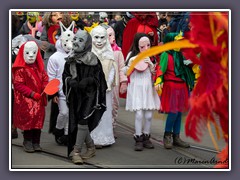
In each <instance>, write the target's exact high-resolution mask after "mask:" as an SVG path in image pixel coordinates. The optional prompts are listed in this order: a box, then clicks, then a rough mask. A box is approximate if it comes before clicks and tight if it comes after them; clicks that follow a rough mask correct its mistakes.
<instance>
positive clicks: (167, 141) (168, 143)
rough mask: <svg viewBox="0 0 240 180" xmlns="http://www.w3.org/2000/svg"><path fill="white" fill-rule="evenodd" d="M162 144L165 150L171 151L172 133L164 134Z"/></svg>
mask: <svg viewBox="0 0 240 180" xmlns="http://www.w3.org/2000/svg"><path fill="white" fill-rule="evenodd" d="M163 144H164V147H165V148H166V149H172V133H171V132H165V133H164V137H163Z"/></svg>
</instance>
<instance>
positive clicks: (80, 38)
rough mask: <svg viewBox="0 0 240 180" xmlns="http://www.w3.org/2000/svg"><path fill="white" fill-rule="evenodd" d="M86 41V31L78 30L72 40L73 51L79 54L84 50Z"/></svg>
mask: <svg viewBox="0 0 240 180" xmlns="http://www.w3.org/2000/svg"><path fill="white" fill-rule="evenodd" d="M87 39H88V33H87V31H84V30H81V29H79V30H78V31H77V33H76V34H75V36H74V38H73V51H74V52H77V53H81V52H82V51H83V50H84V49H85V46H86V43H87Z"/></svg>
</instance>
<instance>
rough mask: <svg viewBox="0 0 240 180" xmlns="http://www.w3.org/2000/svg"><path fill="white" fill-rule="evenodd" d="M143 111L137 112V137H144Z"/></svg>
mask: <svg viewBox="0 0 240 180" xmlns="http://www.w3.org/2000/svg"><path fill="white" fill-rule="evenodd" d="M142 123H143V110H138V111H136V112H135V135H137V136H141V135H142Z"/></svg>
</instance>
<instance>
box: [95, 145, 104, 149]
mask: <svg viewBox="0 0 240 180" xmlns="http://www.w3.org/2000/svg"><path fill="white" fill-rule="evenodd" d="M95 148H96V149H102V148H103V146H102V145H95Z"/></svg>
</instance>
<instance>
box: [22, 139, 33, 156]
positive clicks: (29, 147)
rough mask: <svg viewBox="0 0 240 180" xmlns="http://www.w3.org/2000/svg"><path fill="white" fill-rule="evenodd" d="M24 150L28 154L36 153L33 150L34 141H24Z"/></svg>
mask: <svg viewBox="0 0 240 180" xmlns="http://www.w3.org/2000/svg"><path fill="white" fill-rule="evenodd" d="M23 149H24V151H26V152H28V153H32V152H34V151H35V150H34V148H33V144H32V141H31V140H30V139H24V141H23Z"/></svg>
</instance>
